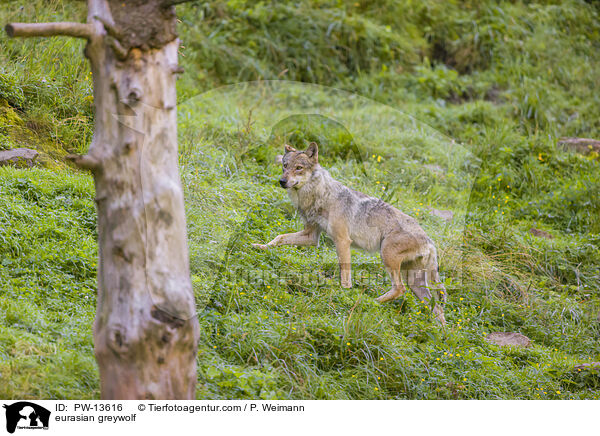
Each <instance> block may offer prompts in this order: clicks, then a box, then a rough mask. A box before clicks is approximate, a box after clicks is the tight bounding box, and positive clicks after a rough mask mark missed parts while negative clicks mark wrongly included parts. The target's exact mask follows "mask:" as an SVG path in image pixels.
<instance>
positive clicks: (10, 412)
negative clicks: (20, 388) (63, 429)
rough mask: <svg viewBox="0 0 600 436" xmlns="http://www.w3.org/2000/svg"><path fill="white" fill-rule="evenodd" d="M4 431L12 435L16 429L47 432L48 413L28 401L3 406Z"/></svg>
mask: <svg viewBox="0 0 600 436" xmlns="http://www.w3.org/2000/svg"><path fill="white" fill-rule="evenodd" d="M4 408H5V409H6V431H8V432H9V433H14V432H15V430H16V429H19V430H21V429H26V430H48V424H49V421H50V411H49V410H47V409H45V408H43V407H42V406H38V405H37V404H35V403H30V402H29V401H19V402H18V403H13V404H10V405H7V404H5V405H4Z"/></svg>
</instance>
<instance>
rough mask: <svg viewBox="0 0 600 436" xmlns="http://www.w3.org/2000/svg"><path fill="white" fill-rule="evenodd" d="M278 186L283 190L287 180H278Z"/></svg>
mask: <svg viewBox="0 0 600 436" xmlns="http://www.w3.org/2000/svg"><path fill="white" fill-rule="evenodd" d="M279 184H280V185H281V187H282V188H285V187H286V186H285V185H286V184H287V180H285V179H279Z"/></svg>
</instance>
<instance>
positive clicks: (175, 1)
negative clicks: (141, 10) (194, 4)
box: [162, 0, 193, 7]
mask: <svg viewBox="0 0 600 436" xmlns="http://www.w3.org/2000/svg"><path fill="white" fill-rule="evenodd" d="M190 1H193V0H163V2H162V6H163V7H168V6H173V5H179V4H181V3H187V2H190Z"/></svg>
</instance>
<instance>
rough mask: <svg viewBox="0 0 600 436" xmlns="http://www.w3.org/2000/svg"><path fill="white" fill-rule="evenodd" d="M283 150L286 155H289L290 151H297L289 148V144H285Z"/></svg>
mask: <svg viewBox="0 0 600 436" xmlns="http://www.w3.org/2000/svg"><path fill="white" fill-rule="evenodd" d="M283 148H284V149H285V152H286V153H291V152H292V151H298V150H296V149H295V148H294V147H292V146H291V145H289V144H285V145H284V146H283Z"/></svg>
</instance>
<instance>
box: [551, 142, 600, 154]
mask: <svg viewBox="0 0 600 436" xmlns="http://www.w3.org/2000/svg"><path fill="white" fill-rule="evenodd" d="M558 145H559V147H562V148H563V149H565V150H572V151H575V152H577V153H580V154H590V153H591V152H593V151H595V152H596V153H600V141H599V140H597V139H590V138H560V139H559V140H558Z"/></svg>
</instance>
